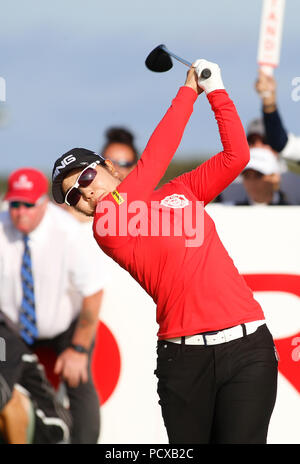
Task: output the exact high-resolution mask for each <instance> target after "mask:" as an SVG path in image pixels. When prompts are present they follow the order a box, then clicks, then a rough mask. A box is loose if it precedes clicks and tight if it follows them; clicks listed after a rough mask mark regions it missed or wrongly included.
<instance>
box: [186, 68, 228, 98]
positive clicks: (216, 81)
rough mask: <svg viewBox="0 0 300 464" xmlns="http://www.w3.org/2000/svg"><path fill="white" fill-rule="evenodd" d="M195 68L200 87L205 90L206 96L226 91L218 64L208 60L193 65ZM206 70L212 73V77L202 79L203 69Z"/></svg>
mask: <svg viewBox="0 0 300 464" xmlns="http://www.w3.org/2000/svg"><path fill="white" fill-rule="evenodd" d="M193 66H194V68H195V71H196V73H197V76H198V85H199V87H200V88H201V89H203V90H204V92H205V93H206V95H207V94H209V93H210V92H212V91H213V90H219V89H225V87H224V84H223V81H222V76H221V71H220V68H219V66H218V65H217V64H216V63H212V62H211V61H206V60H197V61H195V63H193ZM206 68H208V69H209V70H210V72H211V76H210V77H209V78H208V79H205V78H203V77H201V73H202V71H203V69H206Z"/></svg>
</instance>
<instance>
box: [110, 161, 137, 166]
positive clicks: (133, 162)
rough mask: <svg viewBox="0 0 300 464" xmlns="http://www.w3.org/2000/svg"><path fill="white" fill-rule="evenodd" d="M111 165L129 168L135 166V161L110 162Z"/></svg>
mask: <svg viewBox="0 0 300 464" xmlns="http://www.w3.org/2000/svg"><path fill="white" fill-rule="evenodd" d="M110 161H111V162H112V163H113V164H115V165H117V166H119V167H120V168H131V166H134V165H135V164H136V161H125V160H120V161H115V160H110Z"/></svg>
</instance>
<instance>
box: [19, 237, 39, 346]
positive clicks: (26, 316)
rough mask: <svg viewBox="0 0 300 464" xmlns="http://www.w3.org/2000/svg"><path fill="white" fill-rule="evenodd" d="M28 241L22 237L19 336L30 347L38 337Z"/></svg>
mask: <svg viewBox="0 0 300 464" xmlns="http://www.w3.org/2000/svg"><path fill="white" fill-rule="evenodd" d="M28 240H29V238H28V235H24V254H23V259H22V267H21V280H22V289H23V299H22V303H21V310H20V325H21V331H20V334H21V336H22V338H23V339H24V340H25V342H26V343H27V344H28V345H32V343H33V342H34V339H35V338H36V337H37V335H38V331H37V327H36V315H35V301H34V286H33V277H32V269H31V257H30V249H29V246H28Z"/></svg>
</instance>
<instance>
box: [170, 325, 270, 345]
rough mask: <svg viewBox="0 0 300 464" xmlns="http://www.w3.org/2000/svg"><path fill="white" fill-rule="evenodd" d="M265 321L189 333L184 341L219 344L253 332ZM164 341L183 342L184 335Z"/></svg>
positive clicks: (187, 343) (198, 343) (196, 343)
mask: <svg viewBox="0 0 300 464" xmlns="http://www.w3.org/2000/svg"><path fill="white" fill-rule="evenodd" d="M265 323H266V321H265V320H261V321H253V322H246V323H245V324H241V325H236V326H235V327H231V328H230V329H224V330H219V331H218V332H207V333H203V334H197V335H188V336H185V337H184V343H185V344H186V345H219V344H220V343H226V342H231V341H232V340H236V339H237V338H241V337H243V336H244V335H249V334H252V333H254V332H255V331H256V329H257V328H258V327H260V326H261V325H263V324H265ZM163 341H166V342H172V343H182V337H175V338H167V339H164V340H163Z"/></svg>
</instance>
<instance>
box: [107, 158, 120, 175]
mask: <svg viewBox="0 0 300 464" xmlns="http://www.w3.org/2000/svg"><path fill="white" fill-rule="evenodd" d="M105 164H106V167H107V169H108V170H109V172H110V173H111V174H112V175H113V176H118V173H117V171H116V169H115V166H114V163H113V162H112V161H111V160H108V159H107V160H105Z"/></svg>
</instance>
